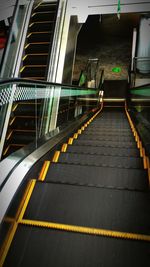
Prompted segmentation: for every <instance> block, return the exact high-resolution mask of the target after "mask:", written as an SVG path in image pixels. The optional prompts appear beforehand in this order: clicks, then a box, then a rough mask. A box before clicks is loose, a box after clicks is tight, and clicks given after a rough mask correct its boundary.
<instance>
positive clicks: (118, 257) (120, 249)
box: [4, 225, 149, 267]
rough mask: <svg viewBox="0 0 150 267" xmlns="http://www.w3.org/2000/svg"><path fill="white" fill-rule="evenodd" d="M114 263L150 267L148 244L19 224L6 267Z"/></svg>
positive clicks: (96, 265)
mask: <svg viewBox="0 0 150 267" xmlns="http://www.w3.org/2000/svg"><path fill="white" fill-rule="evenodd" d="M14 255H15V257H14ZM104 263H105V265H104ZM112 263H113V266H115V267H120V266H121V267H127V266H128V267H133V266H136V267H141V266H143V263H144V267H149V248H148V246H147V243H146V242H138V241H133V240H123V239H114V238H110V237H102V236H90V235H86V234H80V233H71V232H65V231H58V230H50V229H46V228H45V229H44V228H41V227H40V228H38V227H36V228H35V227H28V226H24V225H19V226H18V229H17V232H16V236H15V238H14V240H13V242H12V245H11V248H10V251H9V253H8V256H7V258H6V261H5V264H4V267H9V266H17V267H27V266H38V267H43V266H62V267H77V266H80V267H81V266H82V267H84V266H88V267H98V266H105V267H110V266H112Z"/></svg>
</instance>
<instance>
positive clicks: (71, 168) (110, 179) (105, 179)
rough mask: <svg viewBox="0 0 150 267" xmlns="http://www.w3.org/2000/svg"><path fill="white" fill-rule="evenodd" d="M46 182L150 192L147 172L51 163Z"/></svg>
mask: <svg viewBox="0 0 150 267" xmlns="http://www.w3.org/2000/svg"><path fill="white" fill-rule="evenodd" d="M45 181H46V182H54V183H68V184H78V185H87V186H95V187H96V186H97V187H109V188H118V189H130V190H141V191H142V190H148V177H147V171H145V170H140V169H121V168H109V167H107V168H105V167H98V166H81V165H73V164H63V163H51V165H50V168H49V169H48V172H47V175H46V178H45Z"/></svg>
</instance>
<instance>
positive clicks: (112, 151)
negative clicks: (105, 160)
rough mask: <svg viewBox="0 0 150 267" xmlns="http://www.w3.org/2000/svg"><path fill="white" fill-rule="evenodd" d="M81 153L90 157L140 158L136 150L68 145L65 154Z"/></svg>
mask: <svg viewBox="0 0 150 267" xmlns="http://www.w3.org/2000/svg"><path fill="white" fill-rule="evenodd" d="M69 152H71V153H82V154H91V155H94V154H95V155H105V156H124V157H130V156H131V157H140V154H139V150H138V149H136V148H120V147H119V148H117V147H112V148H109V147H96V146H76V145H69V146H68V147H67V153H69Z"/></svg>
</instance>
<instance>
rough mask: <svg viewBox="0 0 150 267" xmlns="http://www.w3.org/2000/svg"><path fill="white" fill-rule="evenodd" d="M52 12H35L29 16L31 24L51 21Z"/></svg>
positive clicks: (52, 17)
mask: <svg viewBox="0 0 150 267" xmlns="http://www.w3.org/2000/svg"><path fill="white" fill-rule="evenodd" d="M55 14H56V13H55V12H54V11H36V12H35V13H33V14H32V16H31V22H38V21H53V20H54V18H55Z"/></svg>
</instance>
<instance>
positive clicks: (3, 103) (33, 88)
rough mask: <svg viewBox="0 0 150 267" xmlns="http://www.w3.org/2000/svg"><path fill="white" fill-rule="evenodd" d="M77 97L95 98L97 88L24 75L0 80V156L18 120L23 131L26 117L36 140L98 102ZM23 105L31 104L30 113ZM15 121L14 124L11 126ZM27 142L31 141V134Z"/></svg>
mask: <svg viewBox="0 0 150 267" xmlns="http://www.w3.org/2000/svg"><path fill="white" fill-rule="evenodd" d="M80 97H84V99H85V101H86V98H88V99H89V97H95V98H97V99H98V89H92V88H87V89H86V88H78V87H76V86H68V85H62V84H55V83H45V82H34V81H30V80H29V81H28V80H23V79H14V80H8V81H6V82H1V83H0V118H1V121H0V140H1V142H0V154H1V156H2V154H3V149H4V146H5V144H6V140H7V141H10V137H11V138H12V136H13V133H14V131H15V132H17V131H18V126H17V125H16V123H17V121H18V120H19V121H20V122H18V123H20V124H21V123H22V121H23V120H24V121H25V124H24V128H23V129H24V131H22V135H26V132H27V131H28V124H29V123H28V119H29V118H30V122H31V124H32V129H30V130H32V131H31V133H32V136H33V141H35V147H37V140H38V139H39V138H41V137H42V136H44V135H45V134H48V133H49V132H50V131H51V130H54V129H55V128H56V127H59V126H61V125H62V124H66V123H68V121H72V120H75V119H77V118H78V117H80V116H81V115H83V114H85V113H86V112H87V111H89V110H90V109H92V108H94V107H96V106H97V105H99V102H96V103H93V104H92V106H91V105H88V103H85V101H84V103H81V101H79V98H80ZM25 105H28V106H29V107H31V106H32V114H31V115H30V114H28V113H25V112H28V111H24V107H25ZM14 121H15V122H16V123H15V125H16V128H15V129H14V127H12V125H13V122H14ZM29 139H30V142H31V138H29Z"/></svg>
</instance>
